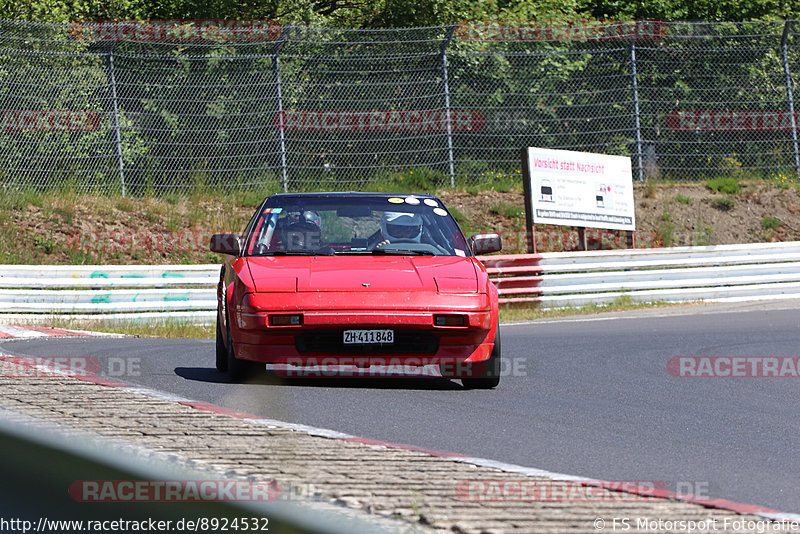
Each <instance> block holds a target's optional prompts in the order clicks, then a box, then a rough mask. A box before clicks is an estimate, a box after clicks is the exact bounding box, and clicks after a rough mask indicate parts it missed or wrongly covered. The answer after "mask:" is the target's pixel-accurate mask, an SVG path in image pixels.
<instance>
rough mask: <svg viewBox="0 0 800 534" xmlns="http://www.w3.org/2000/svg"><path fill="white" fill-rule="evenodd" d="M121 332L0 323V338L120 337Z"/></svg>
mask: <svg viewBox="0 0 800 534" xmlns="http://www.w3.org/2000/svg"><path fill="white" fill-rule="evenodd" d="M119 336H120V334H107V333H105V332H89V331H86V330H64V329H62V328H49V327H45V326H30V325H4V324H0V340H5V339H33V338H37V337H119Z"/></svg>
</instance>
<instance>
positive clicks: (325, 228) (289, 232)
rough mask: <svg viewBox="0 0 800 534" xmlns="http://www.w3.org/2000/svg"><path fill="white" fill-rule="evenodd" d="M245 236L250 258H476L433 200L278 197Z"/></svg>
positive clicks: (353, 196) (408, 198) (461, 234)
mask: <svg viewBox="0 0 800 534" xmlns="http://www.w3.org/2000/svg"><path fill="white" fill-rule="evenodd" d="M244 236H245V250H244V254H245V255H247V256H279V255H311V254H313V255H320V254H325V255H359V254H363V255H369V254H372V255H381V254H416V255H433V256H469V255H471V253H470V250H469V247H468V246H467V243H466V240H465V238H464V234H463V233H462V232H461V230H460V229H459V227H458V225H457V224H456V222H455V220H454V219H453V217H452V216H451V215H450V213H449V212H448V211H447V210H446V208H445V207H444V206H443V205H442V203H441V201H440V200H438V199H435V198H431V197H427V196H423V197H417V196H411V195H397V196H386V195H381V196H378V195H376V196H371V195H352V196H323V195H320V196H314V195H298V196H292V195H276V196H273V197H270V198H269V199H267V201H266V203H264V204H263V205H262V206H261V208H259V211H258V212H257V213H256V214H255V216H254V217H253V219H252V220H251V221H250V223H249V224H248V226H247V228H246V229H245V232H244Z"/></svg>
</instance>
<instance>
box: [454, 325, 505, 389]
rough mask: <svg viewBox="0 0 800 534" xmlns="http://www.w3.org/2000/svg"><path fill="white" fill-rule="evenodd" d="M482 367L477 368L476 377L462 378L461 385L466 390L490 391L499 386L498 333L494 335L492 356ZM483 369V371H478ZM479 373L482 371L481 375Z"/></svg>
mask: <svg viewBox="0 0 800 534" xmlns="http://www.w3.org/2000/svg"><path fill="white" fill-rule="evenodd" d="M483 364H484V365H481V366H478V365H476V367H478V368H477V369H476V373H475V374H478V376H471V377H469V378H467V377H462V378H461V383H462V384H463V385H464V387H465V388H467V389H492V388H496V387H497V385H498V384H500V369H501V366H500V331H499V329H498V331H497V332H496V333H495V335H494V348H493V349H492V354H491V356H489V359H488V360H486V362H483ZM480 367H483V369H480ZM480 371H483V372H482V373H481V372H480Z"/></svg>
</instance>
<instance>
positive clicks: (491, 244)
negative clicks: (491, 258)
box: [469, 234, 503, 254]
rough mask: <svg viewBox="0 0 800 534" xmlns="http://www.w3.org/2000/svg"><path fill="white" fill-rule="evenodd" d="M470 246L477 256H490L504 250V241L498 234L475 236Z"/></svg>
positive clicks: (470, 239) (471, 239)
mask: <svg viewBox="0 0 800 534" xmlns="http://www.w3.org/2000/svg"><path fill="white" fill-rule="evenodd" d="M469 245H470V247H472V251H473V252H474V253H475V254H490V253H492V252H500V251H501V250H503V239H502V238H501V237H500V236H499V235H498V234H475V235H473V236H472V237H470V238H469Z"/></svg>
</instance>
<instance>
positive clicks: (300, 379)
mask: <svg viewBox="0 0 800 534" xmlns="http://www.w3.org/2000/svg"><path fill="white" fill-rule="evenodd" d="M175 374H176V375H178V376H180V377H181V378H184V379H186V380H193V381H195V382H208V383H213V384H230V383H231V381H230V380H229V379H228V376H227V375H226V374H224V373H220V372H219V371H217V370H216V369H215V368H213V367H176V368H175ZM243 384H246V385H269V386H289V387H324V388H361V389H420V390H465V388H464V387H462V386H461V384H459V383H458V382H455V381H453V380H449V379H447V378H442V377H437V376H428V375H423V374H419V375H413V374H408V375H402V376H385V375H382V374H373V375H369V374H367V375H366V376H333V377H332V376H314V377H304V376H290V377H287V376H281V375H280V374H278V373H276V372H274V371H267V370H265V371H264V373H263V374H262V375H258V376H256V377H254V378H252V379H250V380H248V381H247V382H244V383H243Z"/></svg>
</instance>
